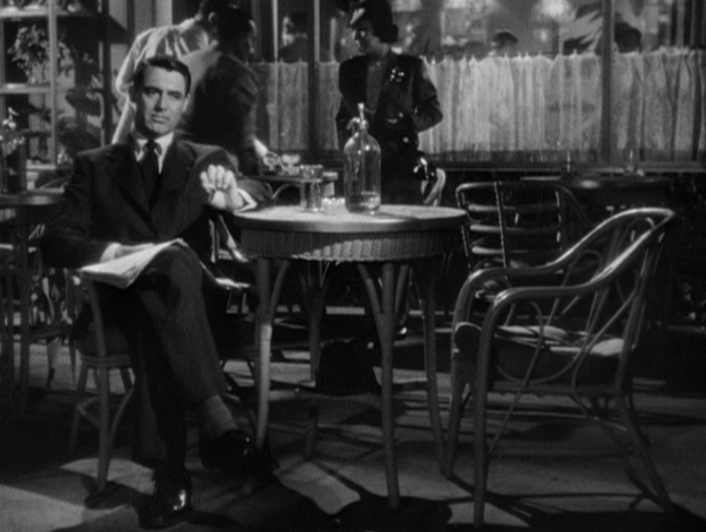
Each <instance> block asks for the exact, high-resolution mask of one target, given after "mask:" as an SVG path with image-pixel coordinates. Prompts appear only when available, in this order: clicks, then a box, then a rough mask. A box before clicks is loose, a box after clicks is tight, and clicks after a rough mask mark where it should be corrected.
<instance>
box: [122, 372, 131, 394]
mask: <svg viewBox="0 0 706 532" xmlns="http://www.w3.org/2000/svg"><path fill="white" fill-rule="evenodd" d="M120 377H121V379H122V381H123V388H124V389H125V393H126V394H127V393H129V392H130V390H132V377H131V376H130V370H129V369H127V368H120Z"/></svg>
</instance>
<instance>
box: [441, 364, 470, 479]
mask: <svg viewBox="0 0 706 532" xmlns="http://www.w3.org/2000/svg"><path fill="white" fill-rule="evenodd" d="M461 364H462V363H461V362H460V361H457V360H452V362H451V404H450V405H449V427H448V435H447V438H448V442H447V448H446V471H445V472H444V474H445V475H446V477H451V475H453V469H454V462H455V461H456V446H457V444H458V433H459V427H460V425H461V415H462V413H463V407H464V401H463V390H464V389H465V387H466V383H465V381H464V379H463V378H462V376H461V369H460V367H461Z"/></svg>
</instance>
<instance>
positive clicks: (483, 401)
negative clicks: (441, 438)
mask: <svg viewBox="0 0 706 532" xmlns="http://www.w3.org/2000/svg"><path fill="white" fill-rule="evenodd" d="M473 403H474V427H473V430H474V436H473V438H474V441H473V444H474V487H473V526H474V527H475V528H481V527H482V526H483V523H484V520H485V515H484V514H485V492H486V485H487V482H488V463H487V453H488V447H487V445H486V441H485V439H486V406H487V397H486V390H485V388H484V387H482V386H478V381H476V387H475V393H474V394H473Z"/></svg>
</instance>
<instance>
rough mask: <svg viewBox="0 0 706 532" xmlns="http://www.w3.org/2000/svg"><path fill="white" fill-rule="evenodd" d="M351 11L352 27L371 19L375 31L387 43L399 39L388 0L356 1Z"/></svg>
mask: <svg viewBox="0 0 706 532" xmlns="http://www.w3.org/2000/svg"><path fill="white" fill-rule="evenodd" d="M351 7H352V13H351V21H350V26H351V28H355V27H356V26H357V25H358V24H360V23H361V22H362V21H364V20H369V21H370V22H371V24H372V26H373V33H375V35H377V36H378V38H379V39H380V40H381V41H383V42H386V43H393V42H395V41H396V40H397V33H398V29H397V26H396V25H395V23H394V22H393V19H392V9H390V4H389V3H388V2H387V0H362V1H359V2H354V3H353V5H352V6H351Z"/></svg>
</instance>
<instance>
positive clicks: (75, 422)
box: [69, 364, 88, 455]
mask: <svg viewBox="0 0 706 532" xmlns="http://www.w3.org/2000/svg"><path fill="white" fill-rule="evenodd" d="M87 380H88V366H87V365H86V364H81V371H80V372H79V375H78V385H77V386H76V405H75V406H74V413H73V417H72V419H71V432H70V433H69V455H73V454H74V453H75V452H76V443H77V441H78V426H79V423H80V421H81V412H80V411H79V403H80V401H81V397H82V396H83V394H85V393H86V381H87Z"/></svg>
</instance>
